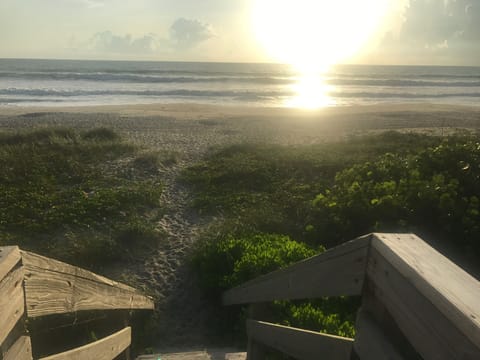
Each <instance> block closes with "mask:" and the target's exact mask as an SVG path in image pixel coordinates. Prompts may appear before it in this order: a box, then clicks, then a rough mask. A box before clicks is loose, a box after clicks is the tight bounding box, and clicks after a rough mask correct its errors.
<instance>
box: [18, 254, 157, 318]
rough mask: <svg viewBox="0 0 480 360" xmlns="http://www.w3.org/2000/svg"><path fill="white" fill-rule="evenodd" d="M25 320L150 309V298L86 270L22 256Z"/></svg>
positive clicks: (33, 255)
mask: <svg viewBox="0 0 480 360" xmlns="http://www.w3.org/2000/svg"><path fill="white" fill-rule="evenodd" d="M22 259H23V264H24V267H25V296H26V304H27V315H28V317H38V316H45V315H50V314H61V313H69V312H75V311H80V310H113V309H153V308H154V303H153V301H152V299H151V298H149V297H147V296H145V295H143V294H141V293H140V292H138V291H137V290H135V289H134V288H132V287H130V286H127V285H124V284H121V283H117V282H114V281H112V280H110V279H107V278H104V277H102V276H99V275H96V274H94V273H92V272H89V271H87V270H84V269H81V268H78V267H75V266H71V265H68V264H65V263H62V262H60V261H56V260H52V259H49V258H46V257H43V256H40V255H36V254H32V253H28V252H22Z"/></svg>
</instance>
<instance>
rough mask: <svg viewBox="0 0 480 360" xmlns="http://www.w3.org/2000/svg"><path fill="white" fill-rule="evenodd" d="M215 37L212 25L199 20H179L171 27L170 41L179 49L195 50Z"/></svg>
mask: <svg viewBox="0 0 480 360" xmlns="http://www.w3.org/2000/svg"><path fill="white" fill-rule="evenodd" d="M213 36H214V32H213V29H212V27H211V26H210V25H208V24H204V23H202V22H200V21H198V20H189V19H184V18H179V19H177V20H175V22H174V23H173V24H172V26H171V27H170V41H171V42H172V44H173V45H174V46H176V47H178V48H181V49H186V48H193V47H195V46H197V45H198V44H200V43H202V42H203V41H205V40H208V39H210V38H211V37H213Z"/></svg>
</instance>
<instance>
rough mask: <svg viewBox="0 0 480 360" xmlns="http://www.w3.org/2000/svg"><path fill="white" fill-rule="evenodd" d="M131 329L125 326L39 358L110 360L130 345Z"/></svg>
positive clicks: (54, 359)
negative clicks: (86, 343) (68, 348)
mask: <svg viewBox="0 0 480 360" xmlns="http://www.w3.org/2000/svg"><path fill="white" fill-rule="evenodd" d="M131 335H132V331H131V328H130V327H127V328H125V329H123V330H120V331H119V332H117V333H115V334H112V335H110V336H107V337H105V338H103V339H101V340H98V341H95V342H93V343H90V344H88V345H85V346H81V347H79V348H76V349H73V350H69V351H65V352H63V353H60V354H55V355H51V356H47V357H44V358H41V359H40V360H91V359H95V360H112V359H114V358H115V357H117V356H118V355H119V354H121V353H122V352H123V351H124V350H125V349H126V348H127V347H128V346H130V342H131Z"/></svg>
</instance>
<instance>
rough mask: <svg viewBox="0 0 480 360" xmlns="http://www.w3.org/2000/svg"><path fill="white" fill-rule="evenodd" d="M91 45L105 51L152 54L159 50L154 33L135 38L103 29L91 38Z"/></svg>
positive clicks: (97, 49) (95, 48)
mask: <svg viewBox="0 0 480 360" xmlns="http://www.w3.org/2000/svg"><path fill="white" fill-rule="evenodd" d="M90 47H91V48H92V49H94V50H96V51H99V52H103V53H114V54H151V53H154V52H155V51H156V50H157V48H158V40H157V38H156V36H155V35H154V34H146V35H143V36H141V37H137V38H134V37H132V36H131V35H123V36H122V35H116V34H113V33H112V32H111V31H103V32H99V33H96V34H95V35H94V36H93V37H92V38H91V39H90Z"/></svg>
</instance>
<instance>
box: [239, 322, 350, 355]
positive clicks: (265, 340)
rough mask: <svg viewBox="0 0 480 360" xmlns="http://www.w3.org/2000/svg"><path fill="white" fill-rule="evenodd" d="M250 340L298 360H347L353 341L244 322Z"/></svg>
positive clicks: (260, 323) (264, 323)
mask: <svg viewBox="0 0 480 360" xmlns="http://www.w3.org/2000/svg"><path fill="white" fill-rule="evenodd" d="M247 332H248V336H249V338H252V339H254V340H255V341H257V342H259V343H262V344H264V345H266V346H268V347H270V348H272V349H275V350H278V351H280V352H282V353H284V354H287V355H289V356H292V357H294V358H295V359H298V360H310V359H312V360H313V359H315V360H318V359H320V358H322V359H335V360H342V359H350V355H351V352H352V345H353V340H352V339H348V338H343V337H339V336H333V335H327V334H322V333H318V332H314V331H307V330H302V329H296V328H292V327H288V326H281V325H275V324H270V323H266V322H261V321H255V320H247Z"/></svg>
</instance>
